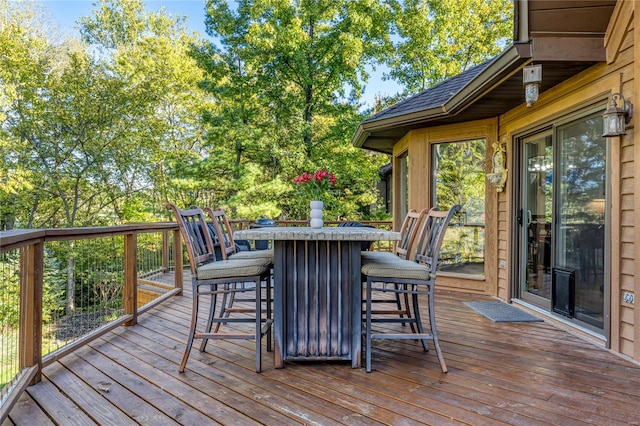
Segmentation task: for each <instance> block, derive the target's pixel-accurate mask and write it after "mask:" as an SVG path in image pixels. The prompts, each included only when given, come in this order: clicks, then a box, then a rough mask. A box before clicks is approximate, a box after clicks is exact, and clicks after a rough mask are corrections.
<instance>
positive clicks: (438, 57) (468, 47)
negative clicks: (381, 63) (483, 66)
mask: <svg viewBox="0 0 640 426" xmlns="http://www.w3.org/2000/svg"><path fill="white" fill-rule="evenodd" d="M393 10H394V13H395V15H396V31H397V35H398V37H399V41H397V42H396V43H395V49H394V51H393V52H394V54H393V55H391V56H390V57H389V58H388V59H387V64H388V66H389V68H390V71H389V72H388V73H387V75H386V77H387V78H389V79H393V80H395V81H397V82H398V83H400V84H401V85H403V87H404V88H405V92H406V93H405V94H404V95H403V96H406V95H407V94H415V93H417V92H419V91H422V90H424V89H426V88H428V87H430V86H433V85H434V84H436V83H439V82H441V81H443V80H446V79H448V78H450V77H453V76H454V75H457V74H459V73H460V72H462V71H464V70H466V69H468V68H470V67H472V66H474V65H478V64H480V63H482V62H484V61H485V60H487V59H489V58H491V57H493V56H495V55H497V54H498V53H500V52H501V51H502V50H503V49H504V47H506V45H507V44H508V43H509V42H510V41H511V36H512V33H513V1H512V0H497V1H487V0H403V1H395V2H394V5H393Z"/></svg>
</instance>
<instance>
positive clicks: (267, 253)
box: [229, 249, 273, 262]
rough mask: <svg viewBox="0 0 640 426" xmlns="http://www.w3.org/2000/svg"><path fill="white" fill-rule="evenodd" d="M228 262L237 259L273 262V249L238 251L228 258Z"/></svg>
mask: <svg viewBox="0 0 640 426" xmlns="http://www.w3.org/2000/svg"><path fill="white" fill-rule="evenodd" d="M229 259H230V260H238V259H267V260H269V261H270V262H273V249H271V250H251V251H238V252H235V253H234V254H232V255H230V256H229Z"/></svg>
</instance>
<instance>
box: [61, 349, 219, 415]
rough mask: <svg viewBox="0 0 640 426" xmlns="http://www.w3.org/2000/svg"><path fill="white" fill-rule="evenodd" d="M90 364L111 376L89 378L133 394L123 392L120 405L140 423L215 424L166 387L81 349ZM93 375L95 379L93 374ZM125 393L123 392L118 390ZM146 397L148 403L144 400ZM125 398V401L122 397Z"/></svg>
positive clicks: (95, 352)
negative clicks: (163, 387) (156, 384)
mask: <svg viewBox="0 0 640 426" xmlns="http://www.w3.org/2000/svg"><path fill="white" fill-rule="evenodd" d="M76 355H77V357H78V358H81V359H82V360H83V361H85V362H86V363H87V364H90V365H92V366H93V367H94V369H98V368H100V369H102V371H108V372H109V376H106V375H104V377H102V378H101V377H99V375H98V374H96V373H95V372H87V373H86V375H87V376H88V377H87V379H89V380H91V381H94V382H95V383H98V382H100V381H103V382H107V383H112V385H113V386H117V387H118V388H125V389H127V390H129V391H130V392H129V393H126V392H123V393H124V394H125V395H124V401H119V402H118V406H119V407H120V408H122V409H123V410H124V411H126V412H128V413H130V414H129V415H130V416H131V417H132V418H133V419H135V420H136V421H138V422H140V423H143V424H144V423H146V424H153V425H156V424H178V423H181V424H204V423H208V422H211V419H210V418H209V417H207V416H205V415H204V414H202V413H200V412H199V411H197V410H194V409H193V408H192V407H191V406H190V405H188V404H185V403H184V402H183V401H181V400H179V399H178V398H175V397H174V396H173V395H170V394H168V393H167V392H165V391H164V390H163V389H162V388H159V387H157V386H155V385H153V384H151V383H149V382H148V381H147V380H146V379H144V378H142V377H140V376H138V375H137V374H135V373H133V372H131V371H129V370H128V369H127V368H126V367H123V366H122V365H120V364H119V363H117V362H116V361H114V360H113V359H111V358H108V357H106V356H104V355H103V354H102V353H100V352H98V351H95V350H93V349H91V348H89V347H87V350H79V351H77V353H76ZM79 364H80V363H78V364H76V365H73V366H72V365H68V366H67V367H68V368H70V369H73V370H74V371H76V374H77V370H78V368H80V367H81V365H79ZM91 373H93V374H94V376H93V377H91V376H89V374H91ZM118 391H119V392H122V389H118ZM112 393H114V392H112V391H109V392H108V393H106V394H105V397H110V394H112ZM142 398H144V400H142ZM120 399H123V398H120Z"/></svg>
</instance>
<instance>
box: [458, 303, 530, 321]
mask: <svg viewBox="0 0 640 426" xmlns="http://www.w3.org/2000/svg"><path fill="white" fill-rule="evenodd" d="M464 304H465V305H467V306H468V307H470V308H471V309H473V310H474V311H476V312H478V313H480V314H482V315H484V316H485V317H487V318H489V319H490V320H492V321H495V322H538V321H542V320H541V319H540V318H538V317H534V316H533V315H531V314H529V313H527V312H525V311H523V310H522V309H518V308H516V307H515V306H513V305H508V304H506V303H504V302H464Z"/></svg>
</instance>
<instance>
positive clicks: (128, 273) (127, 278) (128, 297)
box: [122, 232, 138, 325]
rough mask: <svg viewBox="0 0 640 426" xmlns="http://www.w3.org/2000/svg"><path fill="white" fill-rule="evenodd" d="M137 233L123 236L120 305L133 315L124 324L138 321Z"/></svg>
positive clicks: (125, 311)
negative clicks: (121, 298) (122, 280)
mask: <svg viewBox="0 0 640 426" xmlns="http://www.w3.org/2000/svg"><path fill="white" fill-rule="evenodd" d="M137 235H138V234H137V233H135V232H133V233H131V234H126V235H125V236H124V289H123V292H122V297H123V300H122V305H123V308H124V313H125V315H133V317H132V318H131V320H129V321H127V322H125V323H124V325H135V324H136V323H137V322H138V285H137V283H138V249H137V242H138V238H137Z"/></svg>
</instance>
